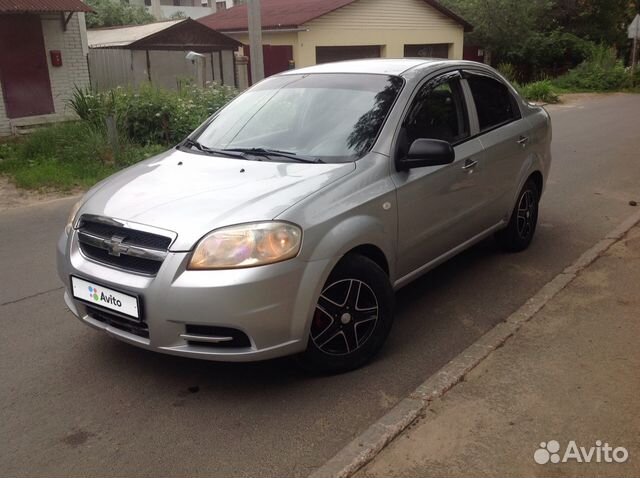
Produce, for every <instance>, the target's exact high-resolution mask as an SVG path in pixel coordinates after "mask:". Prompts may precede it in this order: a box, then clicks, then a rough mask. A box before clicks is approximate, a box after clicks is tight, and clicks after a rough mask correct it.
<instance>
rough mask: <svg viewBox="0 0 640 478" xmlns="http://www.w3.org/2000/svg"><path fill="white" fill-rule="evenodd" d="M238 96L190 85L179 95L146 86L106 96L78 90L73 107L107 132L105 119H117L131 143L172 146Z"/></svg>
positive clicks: (216, 88) (227, 90) (213, 86)
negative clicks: (112, 117) (109, 117)
mask: <svg viewBox="0 0 640 478" xmlns="http://www.w3.org/2000/svg"><path fill="white" fill-rule="evenodd" d="M236 94H237V91H236V90H235V89H233V88H230V87H226V86H218V85H216V84H210V85H208V86H207V87H205V88H198V87H196V86H194V85H193V84H192V83H187V84H186V85H183V86H182V88H181V89H180V91H178V92H174V91H169V90H163V89H159V88H156V87H153V86H151V85H143V86H141V87H140V88H139V89H137V90H134V89H125V88H116V89H113V90H110V91H106V92H102V93H93V92H91V91H88V90H76V92H75V94H74V96H73V98H72V99H71V101H70V103H69V104H70V106H71V107H72V108H73V110H74V111H75V112H76V113H77V114H78V116H79V117H80V118H82V119H83V120H85V121H87V122H89V123H91V124H93V125H94V126H95V127H97V128H104V125H105V118H106V117H107V116H109V115H113V116H114V117H115V118H116V121H117V124H118V130H119V131H120V132H121V133H122V134H124V135H125V136H126V138H128V139H129V140H131V141H133V142H135V143H138V144H147V143H151V144H157V143H161V144H166V145H170V144H175V143H177V142H179V141H181V140H182V139H184V138H185V137H186V136H187V135H188V134H189V133H191V132H192V131H193V130H194V129H196V128H197V127H198V126H199V125H200V124H201V123H202V122H203V121H204V120H206V119H207V118H208V117H209V116H211V115H212V114H213V113H215V112H216V111H217V110H218V109H219V108H221V107H222V106H224V105H225V104H226V103H228V102H229V101H230V100H231V99H232V98H233V97H234V96H235V95H236Z"/></svg>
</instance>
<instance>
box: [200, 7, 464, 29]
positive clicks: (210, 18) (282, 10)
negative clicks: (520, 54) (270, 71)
mask: <svg viewBox="0 0 640 478" xmlns="http://www.w3.org/2000/svg"><path fill="white" fill-rule="evenodd" d="M355 1H357V0H262V10H261V17H262V28H264V29H268V30H278V29H288V28H297V27H299V26H300V25H304V24H305V23H308V22H310V21H311V20H314V19H316V18H318V17H321V16H323V15H326V14H327V13H331V12H333V11H334V10H337V9H339V8H342V7H344V6H347V5H349V4H351V3H354V2H355ZM423 1H424V2H425V3H427V4H428V5H430V6H431V7H433V8H435V9H436V10H438V11H439V12H440V13H442V14H444V15H446V16H447V17H449V18H451V19H452V20H454V21H456V22H458V23H460V24H461V25H462V26H464V29H465V31H471V30H473V26H472V25H471V24H470V23H468V22H467V21H466V20H464V19H463V18H462V17H460V16H458V15H456V14H455V13H453V12H452V11H451V10H449V9H448V8H446V7H444V6H443V5H442V4H441V3H439V2H438V1H437V0H423ZM198 21H199V22H200V23H203V24H205V25H207V26H208V27H210V28H214V29H216V30H218V31H222V32H233V31H239V32H240V31H247V29H248V19H247V5H246V4H242V5H238V6H235V7H233V8H229V9H227V10H223V11H221V12H217V13H214V14H212V15H207V16H206V17H202V18H199V19H198Z"/></svg>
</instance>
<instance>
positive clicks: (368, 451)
mask: <svg viewBox="0 0 640 478" xmlns="http://www.w3.org/2000/svg"><path fill="white" fill-rule="evenodd" d="M638 223H640V211H639V212H638V213H636V214H634V215H632V216H631V217H630V218H629V219H627V220H626V221H624V222H623V223H622V224H620V226H618V227H617V228H616V229H614V230H613V231H611V232H610V233H609V234H607V235H606V236H605V237H604V239H602V240H600V241H599V242H598V243H597V244H596V245H595V246H593V247H591V248H590V249H589V250H588V251H586V252H585V253H584V254H582V255H581V256H580V257H579V258H578V260H577V261H575V262H574V263H573V264H572V265H571V266H569V267H567V268H566V269H565V270H564V271H562V272H561V273H560V274H558V275H557V276H556V277H554V278H553V280H551V281H550V282H548V283H547V284H545V285H544V286H543V287H542V288H541V289H540V290H539V291H538V292H537V293H536V294H535V295H534V296H533V297H532V298H530V299H529V300H528V301H527V302H526V303H525V304H524V305H522V306H521V307H520V308H519V309H518V310H517V311H515V312H514V313H513V314H511V315H510V316H509V317H508V318H507V319H506V320H505V321H504V322H502V323H500V324H498V325H496V326H495V327H494V328H493V329H491V330H490V331H489V332H487V333H486V334H485V335H483V336H482V337H480V339H478V340H477V341H476V342H475V343H474V344H472V345H470V346H469V347H468V348H467V349H465V350H464V351H463V352H462V353H461V354H460V355H458V356H457V357H456V358H454V359H453V360H451V361H450V362H449V363H448V364H447V365H445V366H444V367H443V368H441V369H440V370H439V371H438V372H436V373H435V374H434V375H432V376H431V377H429V378H428V379H427V380H426V381H425V382H424V383H423V384H422V385H420V386H419V387H418V388H417V389H415V390H414V391H413V393H411V394H410V395H409V396H408V397H407V398H405V399H403V400H402V401H400V403H398V404H397V405H396V406H395V407H394V408H392V409H391V410H390V411H389V412H388V413H387V414H386V415H384V416H383V417H382V418H381V419H380V420H378V421H377V422H376V423H374V424H373V425H371V426H370V427H369V428H368V429H367V430H365V431H364V433H362V434H361V435H360V436H358V437H357V438H356V439H355V440H353V441H352V442H351V443H349V444H348V445H347V446H346V447H344V448H343V449H342V450H340V451H339V452H338V454H336V455H335V456H334V457H333V458H331V459H330V460H329V461H327V462H326V463H325V464H324V465H322V466H321V467H320V468H318V469H317V470H315V471H314V472H313V473H312V474H311V475H309V478H347V477H349V476H351V475H353V474H354V473H356V472H357V471H358V470H359V469H360V468H362V467H363V466H365V465H366V464H367V463H369V462H370V461H371V460H373V459H374V458H375V457H376V455H378V453H380V451H382V449H383V448H384V447H385V446H387V445H388V444H389V443H390V442H391V441H392V440H393V439H394V438H396V437H397V436H398V435H399V434H400V433H402V432H403V431H404V430H405V429H406V428H407V427H408V426H409V425H410V424H411V423H412V422H413V421H414V420H415V419H416V418H418V417H420V415H421V414H422V413H423V412H424V411H425V409H426V408H427V407H428V406H429V404H430V402H431V401H432V400H434V399H436V398H438V397H441V396H442V395H444V394H445V393H446V392H447V391H449V390H450V389H451V388H453V387H454V386H455V385H456V384H457V383H458V382H460V381H461V380H462V379H463V378H464V376H465V375H466V374H468V373H469V372H470V371H471V370H472V369H474V368H475V367H476V366H478V365H479V364H480V363H481V362H482V361H483V360H484V359H485V358H487V356H489V354H491V352H493V351H494V350H496V349H497V348H499V347H501V346H502V345H504V343H505V342H506V341H507V340H508V339H509V338H510V337H512V336H513V335H514V334H515V333H516V332H517V331H518V330H519V329H520V328H521V327H522V326H523V325H524V324H525V323H526V322H528V321H529V320H530V319H531V318H532V317H533V316H534V315H535V314H536V313H537V312H538V311H540V309H542V308H543V307H544V306H545V305H546V304H547V303H548V302H549V301H550V300H551V299H553V298H554V297H555V296H556V295H557V294H558V293H559V292H560V291H562V290H563V289H564V288H565V287H567V286H568V285H569V284H570V283H571V282H572V281H573V280H574V279H575V278H576V277H577V276H578V274H580V272H581V271H582V270H584V269H585V268H586V267H588V266H589V265H590V264H592V263H593V262H595V261H596V260H597V259H598V257H600V256H601V255H602V254H603V253H605V252H606V251H607V250H608V249H609V248H610V247H611V246H612V245H613V244H615V243H616V242H617V241H618V240H620V239H621V238H622V237H623V236H624V235H625V234H626V233H627V232H629V231H630V230H631V228H633V227H634V226H635V225H636V224H638Z"/></svg>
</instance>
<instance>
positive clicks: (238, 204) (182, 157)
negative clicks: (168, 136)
mask: <svg viewBox="0 0 640 478" xmlns="http://www.w3.org/2000/svg"><path fill="white" fill-rule="evenodd" d="M354 170H355V164H354V163H343V164H303V163H290V162H289V163H281V162H273V161H243V160H238V159H233V158H225V157H215V156H207V155H200V154H192V153H188V152H183V151H179V150H172V151H169V152H167V153H164V154H162V155H160V156H156V157H154V158H151V159H148V160H146V161H143V162H141V163H139V164H138V165H136V166H133V167H131V168H128V169H126V170H124V171H121V172H120V173H118V174H116V175H114V176H112V177H110V178H108V179H107V180H105V181H103V182H102V183H100V184H98V185H97V186H96V187H95V188H94V190H93V191H90V192H89V194H88V195H87V196H88V198H89V199H88V200H87V201H86V202H85V204H84V205H83V206H82V208H81V209H80V211H79V214H80V215H82V214H95V215H99V216H106V217H109V218H114V219H119V220H123V221H130V222H133V223H138V224H143V225H147V226H153V227H157V228H161V229H165V230H168V231H172V232H174V233H175V234H177V239H176V240H175V241H174V243H173V244H172V245H171V250H172V251H187V250H190V249H191V248H192V247H193V246H194V244H195V243H196V242H197V241H198V240H199V239H201V238H202V236H204V235H205V234H207V233H208V232H210V231H212V230H214V229H217V228H220V227H224V226H230V225H234V224H241V223H245V222H252V221H264V220H271V219H274V218H276V217H277V216H278V215H279V214H281V213H282V212H284V211H285V210H286V209H288V208H289V207H291V206H292V205H294V204H295V203H297V202H298V201H300V200H301V199H304V198H305V197H307V196H308V195H310V194H313V193H314V192H316V191H318V190H320V189H321V188H323V187H325V186H327V185H328V184H330V183H332V182H334V181H336V180H337V179H339V178H341V177H343V176H345V175H346V174H348V173H350V172H352V171H354Z"/></svg>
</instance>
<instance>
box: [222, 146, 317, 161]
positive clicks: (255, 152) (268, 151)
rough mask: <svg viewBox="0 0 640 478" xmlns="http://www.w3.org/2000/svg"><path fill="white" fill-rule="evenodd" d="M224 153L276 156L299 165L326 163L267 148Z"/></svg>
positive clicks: (237, 149) (235, 149)
mask: <svg viewBox="0 0 640 478" xmlns="http://www.w3.org/2000/svg"><path fill="white" fill-rule="evenodd" d="M223 151H230V152H237V153H243V154H252V155H254V156H274V157H279V158H287V159H291V160H292V161H296V162H298V163H324V161H322V160H321V159H318V158H310V157H303V156H298V154H297V153H292V152H290V151H280V150H278V149H267V148H231V149H225V150H223Z"/></svg>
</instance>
